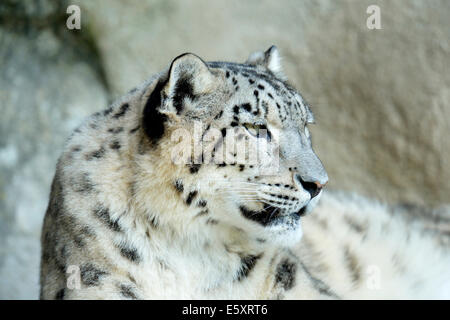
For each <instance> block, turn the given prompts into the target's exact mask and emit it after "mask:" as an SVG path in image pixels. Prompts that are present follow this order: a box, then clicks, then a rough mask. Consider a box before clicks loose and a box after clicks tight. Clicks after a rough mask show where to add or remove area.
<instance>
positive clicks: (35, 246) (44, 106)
mask: <svg viewBox="0 0 450 320" xmlns="http://www.w3.org/2000/svg"><path fill="white" fill-rule="evenodd" d="M51 3H53V2H52V1H38V2H34V3H33V2H31V1H27V2H23V1H21V2H16V1H6V2H5V3H2V6H1V10H0V17H1V19H0V21H1V23H0V65H1V66H2V67H1V68H0V114H1V117H0V299H2V298H3V299H5V298H8V299H14V298H19V299H22V298H37V297H38V293H39V292H38V275H39V260H40V243H39V241H40V240H39V237H40V229H41V225H42V220H43V216H44V213H45V210H46V206H47V202H48V194H49V190H50V183H51V180H52V178H53V173H54V170H55V164H56V160H57V158H58V156H59V154H60V152H61V148H62V146H63V143H64V141H65V139H66V138H67V136H68V135H69V132H70V131H71V130H73V129H74V128H75V127H76V126H77V125H78V124H79V123H80V122H81V121H82V119H83V118H84V117H86V116H87V115H89V114H91V113H92V112H94V111H96V110H100V109H102V108H104V107H106V105H107V91H106V88H105V84H104V82H103V81H102V79H101V77H100V76H99V75H98V72H96V69H95V67H94V65H95V63H96V62H95V54H93V53H90V52H89V50H88V49H87V47H88V46H87V45H86V44H85V41H84V40H83V39H81V38H80V37H76V36H73V35H66V36H64V35H61V33H60V31H59V30H58V27H59V26H58V25H57V24H56V23H57V22H59V21H64V20H61V19H60V17H61V14H60V13H55V11H54V10H56V8H57V7H55V6H54V5H51ZM7 5H10V7H9V8H7ZM7 9H8V10H10V11H9V15H8V11H7ZM63 14H65V11H63ZM58 15H59V18H58ZM55 24H56V25H55ZM63 26H65V25H64V24H63Z"/></svg>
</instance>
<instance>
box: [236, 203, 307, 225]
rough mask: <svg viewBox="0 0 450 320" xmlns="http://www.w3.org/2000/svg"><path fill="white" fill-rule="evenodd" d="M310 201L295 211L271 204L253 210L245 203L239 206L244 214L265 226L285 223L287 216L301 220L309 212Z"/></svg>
mask: <svg viewBox="0 0 450 320" xmlns="http://www.w3.org/2000/svg"><path fill="white" fill-rule="evenodd" d="M307 206H308V203H307V204H305V205H304V206H303V207H302V208H301V209H300V210H298V211H295V212H286V211H284V210H283V209H282V208H279V207H274V206H270V205H266V204H265V205H264V207H263V209H262V210H251V209H249V208H247V207H246V206H244V205H241V206H240V207H239V210H240V211H241V213H242V215H243V216H244V217H245V218H247V219H249V220H252V221H254V222H257V223H259V224H261V225H263V226H269V225H274V224H279V223H283V222H284V221H285V220H286V219H287V218H290V219H291V220H294V221H296V220H299V219H300V217H303V216H304V215H306V213H307Z"/></svg>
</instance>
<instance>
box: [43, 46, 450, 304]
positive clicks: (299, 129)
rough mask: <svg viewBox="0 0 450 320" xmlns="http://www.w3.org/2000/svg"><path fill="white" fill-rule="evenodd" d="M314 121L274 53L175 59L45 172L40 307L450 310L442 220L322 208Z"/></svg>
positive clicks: (359, 203) (336, 197) (449, 267)
mask: <svg viewBox="0 0 450 320" xmlns="http://www.w3.org/2000/svg"><path fill="white" fill-rule="evenodd" d="M312 109H313V108H312V107H311V106H310V105H309V104H308V103H307V102H306V100H305V99H304V97H303V96H302V95H301V94H300V93H299V92H298V91H297V90H296V89H295V88H294V86H293V85H292V84H290V83H289V81H288V80H287V78H286V76H285V73H284V71H283V70H282V66H281V58H280V53H279V51H278V49H277V47H275V46H271V47H270V48H269V49H268V50H266V51H260V52H256V53H253V54H251V55H250V56H249V58H248V59H247V61H246V62H244V63H234V62H223V61H219V62H214V61H213V62H205V61H204V60H203V59H202V58H200V57H198V56H197V55H195V54H192V53H185V54H182V55H180V56H178V57H176V58H175V59H173V60H172V62H171V63H170V64H169V66H168V67H166V68H165V69H164V70H163V71H161V72H159V73H157V74H155V75H153V76H152V77H151V78H150V79H149V80H147V81H146V82H144V83H143V84H142V85H140V86H138V87H136V88H135V89H132V90H131V91H130V92H128V93H127V94H126V95H125V96H123V97H122V98H120V99H118V100H117V101H116V102H115V103H113V104H112V105H111V106H110V107H108V108H107V109H105V110H102V111H99V112H96V113H95V114H93V115H92V116H90V117H89V118H87V119H86V120H85V121H84V123H82V124H81V125H80V126H79V127H78V128H76V129H75V130H74V132H73V133H72V134H71V136H70V137H69V138H68V140H67V142H66V144H65V146H64V150H63V152H62V155H61V156H60V158H59V160H58V163H57V166H56V172H55V175H54V179H53V182H52V186H51V193H50V200H49V204H48V208H47V211H46V215H45V219H44V224H43V229H42V236H41V242H42V258H41V270H40V284H41V293H40V298H41V299H371V298H376V299H383V298H389V299H394V298H448V297H450V279H449V277H450V258H449V254H448V251H449V250H448V248H449V246H448V244H449V242H448V234H449V232H448V230H445V229H442V228H439V226H443V225H448V222H449V221H450V217H449V215H448V214H446V213H443V214H440V215H432V214H430V215H429V218H426V219H422V220H421V219H412V218H411V215H410V214H405V213H404V212H405V210H404V209H401V208H399V207H389V206H385V205H381V204H377V203H371V202H370V201H369V202H368V201H365V200H361V199H360V198H357V199H353V198H352V197H349V196H342V195H340V194H336V193H333V192H331V191H327V192H326V193H325V195H324V196H323V197H322V194H323V193H324V187H325V185H326V184H327V182H328V179H329V177H328V175H327V172H326V170H325V168H324V166H323V164H322V162H321V160H320V159H319V158H318V156H317V155H316V152H315V151H314V150H313V148H312V143H311V134H310V131H309V127H310V126H311V125H312V124H314V123H315V120H314V114H313V112H312ZM329 138H330V139H333V137H329ZM321 197H322V200H321V201H320V202H319V199H320V198H321ZM406 211H408V210H406ZM433 217H434V218H433Z"/></svg>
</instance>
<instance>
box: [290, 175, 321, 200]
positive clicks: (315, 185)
mask: <svg viewBox="0 0 450 320" xmlns="http://www.w3.org/2000/svg"><path fill="white" fill-rule="evenodd" d="M294 180H295V182H296V183H297V184H299V185H301V186H302V188H303V189H305V190H306V191H308V192H309V194H310V195H311V199H312V198H314V197H315V196H317V195H318V194H319V193H320V190H322V188H323V187H324V186H325V185H326V184H327V182H328V181H326V182H325V183H324V184H321V183H320V182H319V181H308V180H309V179H308V180H304V179H303V178H302V176H301V175H300V174H298V173H297V174H295V176H294Z"/></svg>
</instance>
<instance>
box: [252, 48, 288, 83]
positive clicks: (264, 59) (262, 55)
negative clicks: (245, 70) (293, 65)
mask: <svg viewBox="0 0 450 320" xmlns="http://www.w3.org/2000/svg"><path fill="white" fill-rule="evenodd" d="M246 63H247V64H252V65H260V66H264V67H266V68H267V69H268V70H270V71H272V72H273V73H274V74H275V75H276V76H277V77H279V78H281V79H285V78H286V76H285V75H284V73H283V68H282V67H281V56H280V52H279V51H278V48H277V47H276V46H271V47H270V48H269V49H267V50H266V51H265V52H262V51H257V52H254V53H252V54H251V55H250V56H249V57H248V59H247V61H246Z"/></svg>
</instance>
